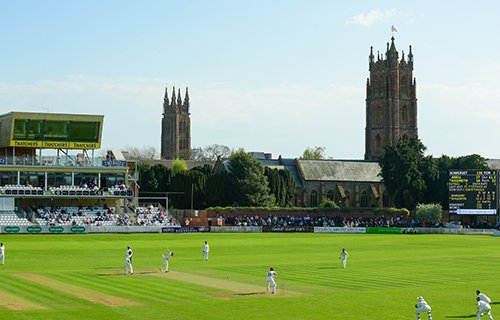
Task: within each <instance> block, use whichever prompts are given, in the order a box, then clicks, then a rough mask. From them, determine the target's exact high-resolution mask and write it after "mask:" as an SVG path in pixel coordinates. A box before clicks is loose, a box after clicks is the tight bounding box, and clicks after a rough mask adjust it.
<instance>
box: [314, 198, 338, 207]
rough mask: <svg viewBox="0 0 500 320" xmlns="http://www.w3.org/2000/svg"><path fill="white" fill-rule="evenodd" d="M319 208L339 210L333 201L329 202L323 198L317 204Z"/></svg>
mask: <svg viewBox="0 0 500 320" xmlns="http://www.w3.org/2000/svg"><path fill="white" fill-rule="evenodd" d="M319 207H320V208H339V206H338V204H337V203H336V202H335V201H333V200H330V199H328V198H323V200H321V202H320V203H319Z"/></svg>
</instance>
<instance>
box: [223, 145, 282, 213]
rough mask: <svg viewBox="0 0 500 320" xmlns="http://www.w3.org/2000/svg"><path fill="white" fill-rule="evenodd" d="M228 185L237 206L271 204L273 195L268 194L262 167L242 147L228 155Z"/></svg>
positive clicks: (272, 203)
mask: <svg viewBox="0 0 500 320" xmlns="http://www.w3.org/2000/svg"><path fill="white" fill-rule="evenodd" d="M229 173H230V187H231V190H232V194H233V199H234V201H235V202H236V203H237V205H238V206H251V207H261V206H272V205H274V197H273V196H271V195H270V192H269V187H268V182H267V178H266V176H265V175H264V167H263V166H262V165H261V164H260V162H259V161H258V160H257V159H254V158H253V157H252V156H250V155H249V154H248V153H246V152H245V151H244V150H243V149H240V150H238V151H236V152H233V153H232V154H231V156H230V157H229Z"/></svg>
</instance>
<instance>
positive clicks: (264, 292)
mask: <svg viewBox="0 0 500 320" xmlns="http://www.w3.org/2000/svg"><path fill="white" fill-rule="evenodd" d="M260 294H269V292H266V291H258V292H243V293H235V294H234V295H235V296H254V295H260Z"/></svg>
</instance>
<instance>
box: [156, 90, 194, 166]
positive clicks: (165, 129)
mask: <svg viewBox="0 0 500 320" xmlns="http://www.w3.org/2000/svg"><path fill="white" fill-rule="evenodd" d="M190 115H191V114H190V113H189V92H188V88H187V87H186V93H185V95H184V101H183V100H182V97H181V90H180V89H179V91H178V92H177V96H176V95H175V87H174V88H173V90H172V99H171V100H169V99H168V88H165V98H164V99H163V118H162V121H161V158H162V159H168V160H175V159H184V160H189V158H190V157H191V117H190Z"/></svg>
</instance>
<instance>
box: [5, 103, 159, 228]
mask: <svg viewBox="0 0 500 320" xmlns="http://www.w3.org/2000/svg"><path fill="white" fill-rule="evenodd" d="M103 120H104V116H102V115H82V114H56V113H34V112H10V113H7V114H3V115H0V225H3V226H24V225H34V226H37V225H40V226H43V225H104V226H105V225H120V224H130V223H133V222H134V221H136V213H135V208H136V206H137V205H138V197H137V192H136V190H137V189H138V186H137V179H138V173H137V170H136V165H137V163H136V162H135V161H127V160H126V159H125V158H123V156H122V155H121V153H119V152H113V151H108V152H106V153H103V155H101V156H97V155H96V150H99V149H100V146H101V136H102V129H103ZM149 220H150V221H153V220H151V219H149Z"/></svg>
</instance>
